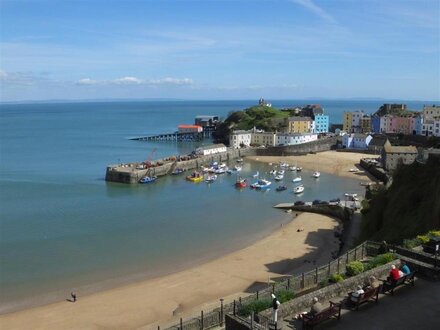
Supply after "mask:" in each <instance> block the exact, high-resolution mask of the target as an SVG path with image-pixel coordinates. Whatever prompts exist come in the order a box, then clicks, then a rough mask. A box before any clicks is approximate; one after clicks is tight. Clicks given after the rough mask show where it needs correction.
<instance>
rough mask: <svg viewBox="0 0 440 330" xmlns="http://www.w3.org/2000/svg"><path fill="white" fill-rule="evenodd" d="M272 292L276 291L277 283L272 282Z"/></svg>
mask: <svg viewBox="0 0 440 330" xmlns="http://www.w3.org/2000/svg"><path fill="white" fill-rule="evenodd" d="M272 293H275V283H272Z"/></svg>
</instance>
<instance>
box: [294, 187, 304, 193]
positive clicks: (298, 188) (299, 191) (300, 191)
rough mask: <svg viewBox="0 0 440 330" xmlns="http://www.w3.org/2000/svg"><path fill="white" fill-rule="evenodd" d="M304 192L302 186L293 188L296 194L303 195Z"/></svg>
mask: <svg viewBox="0 0 440 330" xmlns="http://www.w3.org/2000/svg"><path fill="white" fill-rule="evenodd" d="M303 191H304V186H303V185H300V186H296V187H295V188H293V192H294V193H295V194H301V193H302V192H303Z"/></svg>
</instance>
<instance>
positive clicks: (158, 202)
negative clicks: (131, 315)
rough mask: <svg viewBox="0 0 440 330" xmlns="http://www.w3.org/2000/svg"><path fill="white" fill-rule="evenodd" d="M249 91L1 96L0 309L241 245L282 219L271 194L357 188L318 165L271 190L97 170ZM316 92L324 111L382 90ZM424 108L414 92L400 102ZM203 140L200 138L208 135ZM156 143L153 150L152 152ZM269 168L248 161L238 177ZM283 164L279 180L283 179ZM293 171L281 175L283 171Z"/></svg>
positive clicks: (186, 146) (231, 106)
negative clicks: (206, 95) (216, 96)
mask: <svg viewBox="0 0 440 330" xmlns="http://www.w3.org/2000/svg"><path fill="white" fill-rule="evenodd" d="M255 103H256V102H255V101H250V100H249V101H154V102H153V101H142V102H141V101H139V102H89V103H78V102H77V103H47V104H45V103H36V104H1V105H0V148H1V149H0V229H1V231H0V291H1V295H0V312H7V311H10V310H12V309H17V308H23V307H26V306H28V305H31V304H32V305H33V304H41V303H46V302H49V301H53V300H57V299H60V297H63V296H65V295H66V294H67V293H70V291H71V290H76V291H79V292H92V291H95V290H100V289H105V288H106V287H110V286H115V285H120V284H122V283H126V282H129V281H135V280H139V279H143V278H147V277H152V276H160V275H162V274H165V273H169V272H172V271H177V270H179V269H183V268H185V267H188V266H190V265H193V264H197V263H201V262H204V261H206V260H209V259H212V258H215V257H218V256H220V255H223V254H225V253H227V252H230V251H232V250H235V249H238V248H241V247H243V246H245V245H247V244H250V243H251V242H253V241H255V240H258V239H259V238H261V237H263V236H265V235H267V234H268V233H270V232H271V231H273V230H274V229H275V228H278V227H279V226H280V225H281V224H282V223H285V222H287V221H289V218H288V217H287V216H286V214H285V213H282V212H280V211H278V210H276V209H273V208H272V206H273V205H274V204H277V203H280V202H289V201H294V200H298V199H303V200H313V199H327V200H328V199H330V198H334V197H340V196H342V195H343V193H344V192H346V191H351V192H361V191H362V190H361V187H360V185H359V182H357V181H355V180H351V179H346V178H338V177H333V176H331V175H328V174H325V173H323V174H322V176H321V178H320V179H319V180H312V179H311V178H310V173H308V172H307V171H304V172H303V174H302V176H303V177H304V178H305V185H306V187H307V189H306V191H305V192H304V194H303V195H301V196H299V197H298V196H295V195H294V194H293V193H292V191H291V189H290V190H289V191H285V192H281V193H277V192H276V191H275V189H271V190H268V191H265V192H260V191H253V190H250V189H244V190H242V191H239V190H236V189H234V187H233V183H234V180H235V177H233V176H228V175H223V176H221V177H220V178H219V180H218V181H217V182H215V183H213V184H211V185H208V184H206V183H200V184H192V183H189V182H187V181H185V180H184V177H165V178H160V179H159V180H158V181H157V182H156V183H154V184H151V185H124V184H115V183H107V182H105V180H104V177H105V169H106V166H107V165H108V164H114V163H120V162H134V161H142V160H146V159H147V158H149V157H153V158H159V157H162V156H169V155H177V154H180V155H183V154H187V153H189V152H191V151H192V150H193V149H194V148H196V147H197V146H198V144H192V143H173V142H143V141H132V140H130V139H129V138H130V137H135V136H141V135H149V134H155V133H164V132H173V131H175V130H176V127H177V125H178V124H182V123H192V122H193V121H194V117H195V116H196V115H201V114H203V115H219V116H221V117H226V116H227V114H228V113H229V112H230V111H234V110H241V109H244V108H246V107H248V106H251V105H254V104H255ZM307 103H320V104H321V105H323V107H324V109H325V111H326V113H327V114H329V115H330V122H332V123H338V122H342V114H343V112H344V111H348V110H358V109H363V110H365V111H366V112H367V113H369V112H374V111H375V110H377V108H378V107H379V106H380V105H381V104H382V103H383V101H325V100H313V102H311V101H310V100H307V101H306V100H291V101H277V102H273V105H274V106H277V107H283V106H293V105H303V104H307ZM408 104H409V106H410V108H411V109H415V110H421V108H422V106H423V102H408ZM204 143H209V141H205V142H204ZM154 150H156V151H155V152H154ZM257 170H258V171H260V173H265V172H267V171H269V170H270V168H268V167H266V166H265V165H262V164H257V163H252V162H246V163H245V165H244V169H243V175H244V176H249V177H250V176H251V174H252V173H254V172H255V171H257ZM292 175H293V174H291V173H289V174H288V175H287V176H286V179H285V181H286V183H288V185H289V186H292V183H291V178H292ZM289 181H290V182H289Z"/></svg>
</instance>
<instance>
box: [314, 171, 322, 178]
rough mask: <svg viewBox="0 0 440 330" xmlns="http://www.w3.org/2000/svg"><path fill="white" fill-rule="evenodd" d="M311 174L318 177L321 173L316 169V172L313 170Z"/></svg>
mask: <svg viewBox="0 0 440 330" xmlns="http://www.w3.org/2000/svg"><path fill="white" fill-rule="evenodd" d="M312 176H313V177H314V178H319V177H320V176H321V173H320V172H318V171H316V172H313V174H312Z"/></svg>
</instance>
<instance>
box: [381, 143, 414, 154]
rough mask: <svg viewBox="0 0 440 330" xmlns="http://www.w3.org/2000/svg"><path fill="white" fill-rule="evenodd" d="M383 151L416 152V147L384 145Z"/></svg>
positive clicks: (388, 152)
mask: <svg viewBox="0 0 440 330" xmlns="http://www.w3.org/2000/svg"><path fill="white" fill-rule="evenodd" d="M384 150H385V153H387V154H416V153H417V148H416V147H414V146H407V147H397V146H389V145H386V144H385V145H384Z"/></svg>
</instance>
